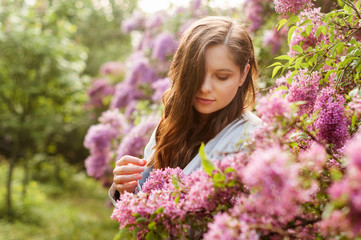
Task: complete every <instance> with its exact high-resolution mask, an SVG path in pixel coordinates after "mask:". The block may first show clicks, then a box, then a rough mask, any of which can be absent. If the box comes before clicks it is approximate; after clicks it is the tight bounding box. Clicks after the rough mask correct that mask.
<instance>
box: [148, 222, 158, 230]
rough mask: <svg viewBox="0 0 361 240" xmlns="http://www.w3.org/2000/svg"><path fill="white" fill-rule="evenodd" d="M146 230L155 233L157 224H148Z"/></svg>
mask: <svg viewBox="0 0 361 240" xmlns="http://www.w3.org/2000/svg"><path fill="white" fill-rule="evenodd" d="M148 229H149V230H153V231H155V230H156V229H157V223H156V222H151V223H149V224H148Z"/></svg>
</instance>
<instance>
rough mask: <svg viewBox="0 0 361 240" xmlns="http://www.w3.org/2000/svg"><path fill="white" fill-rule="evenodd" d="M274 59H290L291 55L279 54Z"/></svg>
mask: <svg viewBox="0 0 361 240" xmlns="http://www.w3.org/2000/svg"><path fill="white" fill-rule="evenodd" d="M275 59H277V60H290V59H291V57H290V56H288V55H281V56H278V57H276V58H275Z"/></svg>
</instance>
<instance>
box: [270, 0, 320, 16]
mask: <svg viewBox="0 0 361 240" xmlns="http://www.w3.org/2000/svg"><path fill="white" fill-rule="evenodd" d="M273 2H274V4H275V10H276V12H277V13H279V14H286V13H294V14H297V13H298V12H299V11H300V10H303V9H305V8H307V7H311V6H313V4H312V0H274V1H273Z"/></svg>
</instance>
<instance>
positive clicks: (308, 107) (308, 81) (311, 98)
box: [286, 70, 322, 115]
mask: <svg viewBox="0 0 361 240" xmlns="http://www.w3.org/2000/svg"><path fill="white" fill-rule="evenodd" d="M321 79H322V76H321V75H319V74H318V73H317V72H313V73H311V74H308V73H307V70H300V71H299V74H298V75H297V76H295V77H294V79H293V81H292V84H291V86H290V87H289V92H288V95H287V97H286V98H287V100H288V101H290V102H298V101H304V102H305V104H302V105H300V106H299V110H298V114H299V115H303V114H305V113H306V114H310V113H311V112H312V110H313V106H314V104H315V101H316V98H317V93H318V88H319V82H320V80H321Z"/></svg>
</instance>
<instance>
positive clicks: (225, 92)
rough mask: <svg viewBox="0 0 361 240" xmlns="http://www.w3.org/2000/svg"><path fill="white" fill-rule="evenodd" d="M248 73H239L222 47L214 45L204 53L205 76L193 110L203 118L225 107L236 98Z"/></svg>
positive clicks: (247, 66) (238, 68)
mask: <svg viewBox="0 0 361 240" xmlns="http://www.w3.org/2000/svg"><path fill="white" fill-rule="evenodd" d="M248 71H249V65H248V64H247V65H246V67H245V69H244V71H242V73H241V69H240V66H238V65H236V64H235V63H234V61H233V59H232V56H231V53H230V52H229V50H228V48H227V47H226V46H224V45H214V46H210V47H208V48H207V49H206V52H205V76H204V81H203V83H202V86H201V88H200V89H199V91H198V93H197V94H196V97H195V99H194V101H193V106H194V108H195V109H196V110H197V111H198V112H199V113H201V114H203V115H204V116H207V115H208V114H211V113H213V112H216V111H218V110H220V109H222V108H224V107H226V106H227V105H228V104H229V103H230V102H231V101H232V100H233V98H234V97H235V96H236V93H237V90H238V88H239V87H240V86H242V84H243V82H244V80H245V78H246V76H247V74H248Z"/></svg>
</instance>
